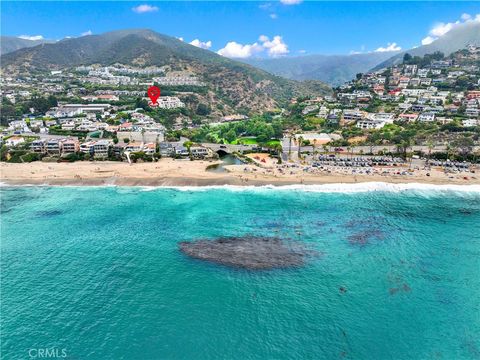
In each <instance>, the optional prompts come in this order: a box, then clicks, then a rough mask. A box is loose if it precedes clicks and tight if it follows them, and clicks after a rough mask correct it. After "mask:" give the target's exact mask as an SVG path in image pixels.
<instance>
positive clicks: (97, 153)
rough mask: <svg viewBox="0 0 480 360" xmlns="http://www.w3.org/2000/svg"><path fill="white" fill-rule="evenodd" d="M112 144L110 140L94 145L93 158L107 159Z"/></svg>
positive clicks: (100, 141)
mask: <svg viewBox="0 0 480 360" xmlns="http://www.w3.org/2000/svg"><path fill="white" fill-rule="evenodd" d="M109 148H110V142H109V141H108V140H99V141H97V142H95V144H94V145H93V157H94V158H95V159H106V158H107V157H108V149H109Z"/></svg>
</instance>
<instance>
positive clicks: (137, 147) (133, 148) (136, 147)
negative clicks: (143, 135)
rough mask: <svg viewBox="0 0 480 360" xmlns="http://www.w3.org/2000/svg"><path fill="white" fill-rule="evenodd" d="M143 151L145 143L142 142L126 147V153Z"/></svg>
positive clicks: (131, 143)
mask: <svg viewBox="0 0 480 360" xmlns="http://www.w3.org/2000/svg"><path fill="white" fill-rule="evenodd" d="M142 150H143V143H142V142H134V141H133V142H130V143H128V145H127V146H125V151H130V152H139V151H142Z"/></svg>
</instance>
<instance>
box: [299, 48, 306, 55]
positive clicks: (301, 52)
mask: <svg viewBox="0 0 480 360" xmlns="http://www.w3.org/2000/svg"><path fill="white" fill-rule="evenodd" d="M298 52H299V53H300V54H305V53H306V52H307V50H303V49H302V50H298Z"/></svg>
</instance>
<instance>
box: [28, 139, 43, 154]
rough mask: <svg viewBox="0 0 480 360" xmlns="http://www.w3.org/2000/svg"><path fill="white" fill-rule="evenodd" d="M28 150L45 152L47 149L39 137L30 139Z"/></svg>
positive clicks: (38, 152) (39, 152)
mask: <svg viewBox="0 0 480 360" xmlns="http://www.w3.org/2000/svg"><path fill="white" fill-rule="evenodd" d="M30 150H31V151H32V152H34V153H37V154H45V153H46V151H47V149H46V141H45V140H41V139H39V140H34V141H32V143H31V144H30Z"/></svg>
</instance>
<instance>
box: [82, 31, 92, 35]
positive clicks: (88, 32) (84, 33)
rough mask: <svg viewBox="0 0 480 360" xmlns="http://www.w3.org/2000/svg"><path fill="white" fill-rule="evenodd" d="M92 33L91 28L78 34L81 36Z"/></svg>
mask: <svg viewBox="0 0 480 360" xmlns="http://www.w3.org/2000/svg"><path fill="white" fill-rule="evenodd" d="M92 34H93V33H92V30H88V31H85V32H83V33H81V34H80V35H81V36H88V35H92Z"/></svg>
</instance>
